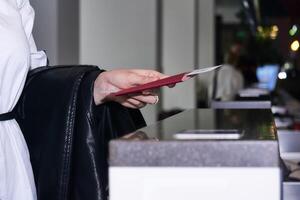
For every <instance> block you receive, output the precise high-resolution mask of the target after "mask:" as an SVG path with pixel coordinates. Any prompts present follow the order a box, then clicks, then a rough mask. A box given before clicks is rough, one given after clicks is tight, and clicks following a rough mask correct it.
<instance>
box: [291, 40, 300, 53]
mask: <svg viewBox="0 0 300 200" xmlns="http://www.w3.org/2000/svg"><path fill="white" fill-rule="evenodd" d="M299 47H300V44H299V41H298V40H295V41H294V42H293V43H292V44H291V49H292V51H298V49H299Z"/></svg>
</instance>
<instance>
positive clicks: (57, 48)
mask: <svg viewBox="0 0 300 200" xmlns="http://www.w3.org/2000/svg"><path fill="white" fill-rule="evenodd" d="M31 4H32V6H33V7H34V8H35V11H36V21H35V28H34V37H35V39H36V43H37V46H38V48H39V49H44V50H46V52H47V55H48V57H49V60H50V64H51V65H61V64H93V65H98V66H100V67H101V68H103V69H107V70H110V69H116V68H144V69H154V70H158V71H161V72H163V73H166V74H170V75H172V74H176V73H179V72H185V71H192V70H194V69H198V68H203V67H209V66H213V65H217V64H224V66H223V67H222V68H221V69H220V70H218V71H216V72H211V73H207V74H205V75H200V76H199V77H197V78H196V79H193V80H189V81H188V82H185V83H183V84H179V85H177V86H176V87H175V88H172V89H169V88H163V89H162V90H161V91H159V92H160V93H161V94H160V103H159V104H158V105H155V106H147V107H146V108H144V109H143V111H142V112H143V113H144V117H145V118H146V121H147V122H148V124H151V123H154V122H155V121H156V120H158V119H161V118H164V117H166V116H169V115H171V114H174V113H177V112H180V111H181V110H184V109H189V108H195V107H209V106H210V103H211V102H212V101H220V100H221V101H232V100H237V99H241V98H246V99H249V98H250V99H251V98H253V97H258V96H259V97H262V98H264V96H266V94H268V96H270V98H271V100H272V104H273V105H274V106H277V107H275V109H276V108H277V109H279V110H280V108H283V109H284V113H286V112H287V111H286V110H292V111H294V112H296V111H299V110H300V109H299V108H300V106H299V103H298V101H299V99H300V87H299V83H298V82H300V79H299V74H300V73H299V70H300V66H299V65H300V60H299V59H300V58H299V46H300V44H299V40H300V12H299V10H300V4H299V2H298V1H297V0H272V1H266V0H265V1H263V0H88V1H83V0H51V1H49V0H31ZM282 99H284V100H282ZM278 112H279V111H278ZM284 113H283V114H284ZM299 113H300V112H299Z"/></svg>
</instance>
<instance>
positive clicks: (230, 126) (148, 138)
mask: <svg viewBox="0 0 300 200" xmlns="http://www.w3.org/2000/svg"><path fill="white" fill-rule="evenodd" d="M216 130H217V131H216ZM219 130H221V132H226V133H229V135H230V136H232V137H229V138H228V137H227V138H222V137H220V138H218V137H217V138H206V139H203V138H202V139H199V138H198V139H197V138H196V139H190V138H186V137H185V136H187V135H188V136H189V135H190V134H191V136H195V135H196V136H197V134H199V131H200V134H207V133H209V135H210V134H211V133H212V132H216V133H215V134H220V133H219V132H218V131H219ZM197 132H198V133H197ZM187 133H188V134H187ZM195 133H197V134H195ZM231 133H232V134H231ZM182 135H183V136H184V137H183V139H182V137H178V136H182ZM221 135H222V134H221ZM226 135H227V134H225V136H226ZM235 136H237V137H235ZM178 138H181V139H178ZM109 158H110V160H109V162H110V166H153V167H154V166H169V167H181V166H185V167H186V166H190V167H197V166H205V167H220V166H224V167H244V166H246V167H277V166H279V150H278V141H277V137H276V127H275V124H274V120H273V116H272V113H271V111H270V110H268V109H257V110H256V109H248V110H247V109H242V110H238V109H233V110H230V109H225V110H224V109H215V110H214V109H194V110H187V111H184V112H182V113H179V114H177V115H174V116H172V117H170V118H167V119H165V120H162V121H160V122H157V123H156V124H153V125H150V126H147V127H145V128H142V129H139V130H137V131H136V132H134V133H131V134H128V135H126V136H125V137H123V138H119V139H116V140H113V141H111V142H110V155H109Z"/></svg>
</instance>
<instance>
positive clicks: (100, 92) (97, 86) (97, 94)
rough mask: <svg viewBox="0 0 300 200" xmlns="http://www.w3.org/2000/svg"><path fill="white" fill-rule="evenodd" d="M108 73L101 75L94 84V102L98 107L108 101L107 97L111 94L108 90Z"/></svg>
mask: <svg viewBox="0 0 300 200" xmlns="http://www.w3.org/2000/svg"><path fill="white" fill-rule="evenodd" d="M106 73H107V72H102V73H101V74H99V76H98V77H97V79H96V80H95V83H94V91H93V93H94V101H95V104H96V105H100V104H102V103H104V102H105V101H106V98H107V96H108V95H109V92H108V91H107V89H106V86H107V85H108V84H107V80H106Z"/></svg>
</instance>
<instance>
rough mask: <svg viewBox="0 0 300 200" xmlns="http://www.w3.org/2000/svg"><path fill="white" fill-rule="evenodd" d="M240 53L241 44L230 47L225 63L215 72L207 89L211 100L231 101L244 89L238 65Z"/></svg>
mask: <svg viewBox="0 0 300 200" xmlns="http://www.w3.org/2000/svg"><path fill="white" fill-rule="evenodd" d="M242 51H243V46H242V44H239V43H237V44H234V45H232V46H231V48H230V49H229V51H228V53H227V55H226V58H225V63H224V64H223V66H222V67H221V68H219V69H218V70H217V71H215V74H214V78H213V84H211V85H210V87H209V89H208V92H209V96H210V97H211V99H212V100H220V101H232V100H234V98H235V96H236V94H237V93H238V92H239V90H241V89H243V88H244V77H243V74H242V70H241V68H240V67H241V65H240V64H239V62H240V61H239V59H240V56H241V53H242Z"/></svg>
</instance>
